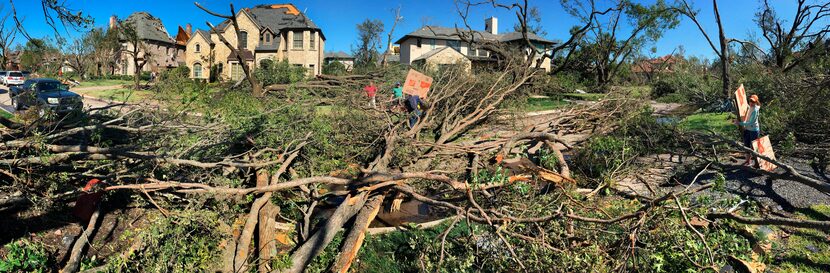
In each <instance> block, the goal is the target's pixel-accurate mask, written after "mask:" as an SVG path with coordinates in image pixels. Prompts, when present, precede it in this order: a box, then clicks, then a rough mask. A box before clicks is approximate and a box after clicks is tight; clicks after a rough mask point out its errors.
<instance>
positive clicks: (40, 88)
mask: <svg viewBox="0 0 830 273" xmlns="http://www.w3.org/2000/svg"><path fill="white" fill-rule="evenodd" d="M9 97H10V98H11V101H12V107H14V109H15V110H22V109H26V108H30V107H39V108H38V114H40V115H41V116H43V115H45V114H46V113H47V112H49V111H51V112H55V113H57V114H66V113H69V112H72V111H79V110H81V109H83V107H84V103H83V98H81V96H80V95H78V94H76V93H73V92H70V91H69V88H68V87H67V86H66V85H65V84H63V83H61V82H60V81H58V80H56V79H45V78H41V79H30V80H26V81H25V82H23V84H22V85H21V86H14V87H11V88H10V89H9Z"/></svg>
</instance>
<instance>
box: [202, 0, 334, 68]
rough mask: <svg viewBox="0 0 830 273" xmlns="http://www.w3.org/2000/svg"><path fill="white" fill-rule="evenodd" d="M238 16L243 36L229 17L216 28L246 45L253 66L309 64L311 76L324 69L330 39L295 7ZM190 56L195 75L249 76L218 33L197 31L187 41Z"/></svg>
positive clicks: (260, 9) (248, 11) (262, 9)
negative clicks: (269, 62)
mask: <svg viewBox="0 0 830 273" xmlns="http://www.w3.org/2000/svg"><path fill="white" fill-rule="evenodd" d="M236 16H237V23H238V24H239V28H240V31H241V32H240V33H241V35H240V37H236V30H235V29H234V26H233V24H232V23H231V22H230V21H229V20H226V21H224V22H222V23H221V24H219V25H217V26H216V29H217V31H218V32H219V33H221V34H222V36H223V37H225V39H226V40H227V41H228V42H229V43H230V44H231V45H232V46H234V47H237V45H241V49H242V50H241V52H240V54H241V55H242V58H243V60H245V61H246V62H247V64H248V65H249V66H250V67H251V68H255V67H258V66H260V65H262V64H264V63H265V60H273V61H283V60H285V61H288V63H290V64H292V65H294V66H298V67H303V68H305V69H306V70H307V71H308V74H309V75H310V76H312V75H319V74H320V73H321V72H322V66H323V59H324V48H325V40H326V38H325V36H324V35H323V32H322V30H321V29H320V28H319V27H317V25H315V24H314V23H313V22H312V21H311V20H310V19H308V17H306V16H305V14H303V13H301V12H300V11H299V10H298V9H297V7H295V6H294V5H292V4H277V5H258V6H255V7H253V8H245V9H241V10H239V12H238V13H237V14H236ZM185 55H186V58H185V63H186V64H187V66H188V67H189V68H190V71H191V72H190V76H191V77H192V78H203V79H208V78H216V79H220V80H231V81H238V80H241V79H242V78H244V72H243V71H242V65H240V64H239V61H238V58H237V56H236V55H234V54H232V52H231V49H230V48H228V47H227V46H226V45H225V44H224V43H223V42H222V41H221V40H220V39H219V34H217V33H213V32H209V31H202V30H197V31H195V32H194V33H193V35H191V37H190V40H188V41H187V48H186V50H185ZM212 73H213V74H212Z"/></svg>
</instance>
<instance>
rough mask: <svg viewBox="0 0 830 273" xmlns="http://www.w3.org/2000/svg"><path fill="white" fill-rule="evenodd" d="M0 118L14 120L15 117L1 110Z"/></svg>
mask: <svg viewBox="0 0 830 273" xmlns="http://www.w3.org/2000/svg"><path fill="white" fill-rule="evenodd" d="M0 117H4V118H13V117H14V115H12V113H9V112H6V111H5V110H0Z"/></svg>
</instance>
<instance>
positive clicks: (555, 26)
mask: <svg viewBox="0 0 830 273" xmlns="http://www.w3.org/2000/svg"><path fill="white" fill-rule="evenodd" d="M643 1H645V2H652V0H643ZM668 1H671V0H668ZM14 2H15V5H16V9H17V13H18V16H21V17H25V21H24V25H25V26H26V29H27V30H28V32H29V33H30V34H31V35H32V36H34V37H43V36H49V35H53V34H54V32H53V31H52V29H51V28H49V27H48V26H47V25H46V24H45V23H44V19H43V14H42V10H41V7H40V1H33V0H22V1H21V0H18V1H14ZM66 2H67V3H68V5H69V6H70V7H71V8H72V9H74V10H76V11H77V10H80V11H83V12H84V13H86V14H90V15H91V16H92V17H93V18H94V19H95V25H96V26H106V24H107V22H108V18H109V17H110V15H116V16H118V17H119V18H126V17H127V16H129V14H130V13H132V12H136V11H147V12H149V13H151V14H153V15H154V16H156V17H159V18H161V20H162V22H163V23H164V25H165V27H166V28H167V31H168V32H169V33H170V35H171V36H174V35H176V30H177V28H178V26H180V25H181V26H184V25H185V24H187V23H191V24H192V25H193V27H194V28H203V29H204V28H207V26H206V25H205V22H206V21H211V22H212V23H214V24H215V23H217V22H218V21H219V20H217V19H216V18H215V17H212V16H210V15H208V14H206V13H205V12H203V11H201V10H199V9H198V8H197V7H196V6H195V5H193V2H192V1H186V0H167V1H161V0H145V1H137V0H120V1H119V0H66ZM231 2H233V4H234V5H235V7H236V8H237V9H238V8H242V7H250V6H254V5H257V4H273V3H282V2H281V0H271V1H267V0H265V1H262V0H241V1H231V0H203V1H199V3H201V4H202V5H204V6H206V7H208V8H210V9H212V10H214V11H218V12H222V13H229V5H228V4H229V3H231ZM597 2H598V3H600V4H601V3H602V2H603V0H597ZM690 2H693V5H695V6H696V7H697V8H698V9H700V10H701V14H700V21H701V22H702V23H703V25H704V28H706V30H707V31H708V32H709V33H710V35H713V36H717V34H716V31H717V28H716V27H717V26H716V24H715V20H714V16H713V15H712V2H711V1H709V0H704V1H700V0H690ZM771 2H772V4H773V5H774V6H775V7H776V8H778V9H777V10H778V12H779V15H780V16H782V17H784V18H788V17H790V16H792V14H793V12H794V9H795V1H790V0H781V1H771ZM293 4H295V5H296V6H297V7H298V8H299V9H300V10H301V11H305V13H306V14H308V16H309V17H310V18H311V19H312V20H313V21H314V22H315V23H316V24H317V25H318V26H320V27H321V28H322V29H323V32H324V34H325V36H326V38H327V40H326V50H327V51H336V50H343V51H347V52H348V51H350V48H351V46H352V44H354V42H355V25H356V24H358V23H360V22H361V21H363V20H364V19H366V18H373V19H380V20H382V21H384V22H385V23H386V24H387V28H388V27H389V26H391V21H392V19H393V15H392V12H391V10H392V9H394V8H395V7H398V6H400V7H401V10H402V15H403V17H404V21H403V22H402V23H401V24H399V25H398V27H397V28H396V30H395V35H394V38H393V40H395V39H397V38H399V37H401V36H402V35H404V34H406V33H408V32H411V31H414V30H415V29H417V28H418V27H420V26H421V25H422V22H424V21H428V22H429V24H430V25H441V26H454V25H455V24H459V26H461V24H462V21H461V19H460V16H458V14H457V9H456V6H455V4H454V1H453V0H422V1H401V0H337V1H332V0H310V1H294V2H293ZM530 4H531V5H534V6H537V7H539V9H540V11H541V15H542V25H543V27H544V29H545V30H546V31H547V33H548V35H547V38H549V39H558V40H565V39H567V38H568V36H567V34H568V30H569V29H570V28H571V27H572V26H573V25H575V24H577V23H578V22H577V21H576V19H574V18H572V17H571V16H570V15H568V14H566V13H565V12H564V11H563V9H562V7H561V5H560V2H559V0H544V1H543V0H530ZM719 4H720V11H721V17H722V18H723V20H724V24H725V29H726V32H727V35H729V36H731V37H737V38H747V37H749V36H750V35H751V32H752V31H756V30H755V28H756V27H755V22H753V17H754V14H755V12H756V11H757V10H758V7H759V0H721V1H719ZM9 10H10V8H9V7H8V6H6V7H4V9H3V12H8V11H9ZM490 16H496V17H498V18H499V31H508V30H510V29H512V26H513V24H515V22H516V18H515V15H514V14H513V13H510V12H507V11H505V10H502V9H494V8H492V7H490V6H486V7H477V8H474V9H472V10H471V11H470V14H469V18H470V19H469V20H470V24H471V27H473V28H474V29H483V28H484V19H485V18H487V17H490ZM60 31H61V33H62V34H63V35H66V34H65V33H67V32H69V34H68V36H70V37H72V36H76V35H77V33H76V32H75V31H73V30H69V31H65V30H60ZM384 36H385V35H384ZM756 37H760V35H758V33H756ZM22 40H23V39H22V37H19V38H18V39H17V41H22ZM679 45H683V47H684V48H685V50H686V54H687V55H694V56H700V57H709V58H711V56H713V53H712V51H711V49H710V47H709V46H708V44H707V43H706V42H705V40H704V39H703V36H702V35H700V33H699V31H698V30H697V27H696V26H695V25H694V24H693V23H692V22H691V21H690V20H688V19H685V18H683V21H682V22H681V24H680V26H678V27H677V28H676V29H673V30H669V31H667V32H666V33H665V35H664V37H663V39H661V40H660V41H658V42H657V43H656V44H654V45H653V47H656V49H657V53H656V55H663V54H668V53H671V52H672V51H673V50H674V49H675V48H677V47H678V46H679ZM648 48H651V46H649V47H648Z"/></svg>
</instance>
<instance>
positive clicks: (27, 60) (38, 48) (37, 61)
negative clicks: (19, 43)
mask: <svg viewBox="0 0 830 273" xmlns="http://www.w3.org/2000/svg"><path fill="white" fill-rule="evenodd" d="M21 51H22V52H21V54H20V65H22V66H23V67H25V68H26V69H29V70H32V71H37V72H55V71H50V70H49V68H50V65H52V62H53V60H52V57H53V56H55V55H57V54H58V49H57V48H55V46H54V45H52V44H50V43H49V41H48V40H46V39H36V38H32V39H30V40H29V41H27V42H26V45H25V46H23V48H22V49H21Z"/></svg>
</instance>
